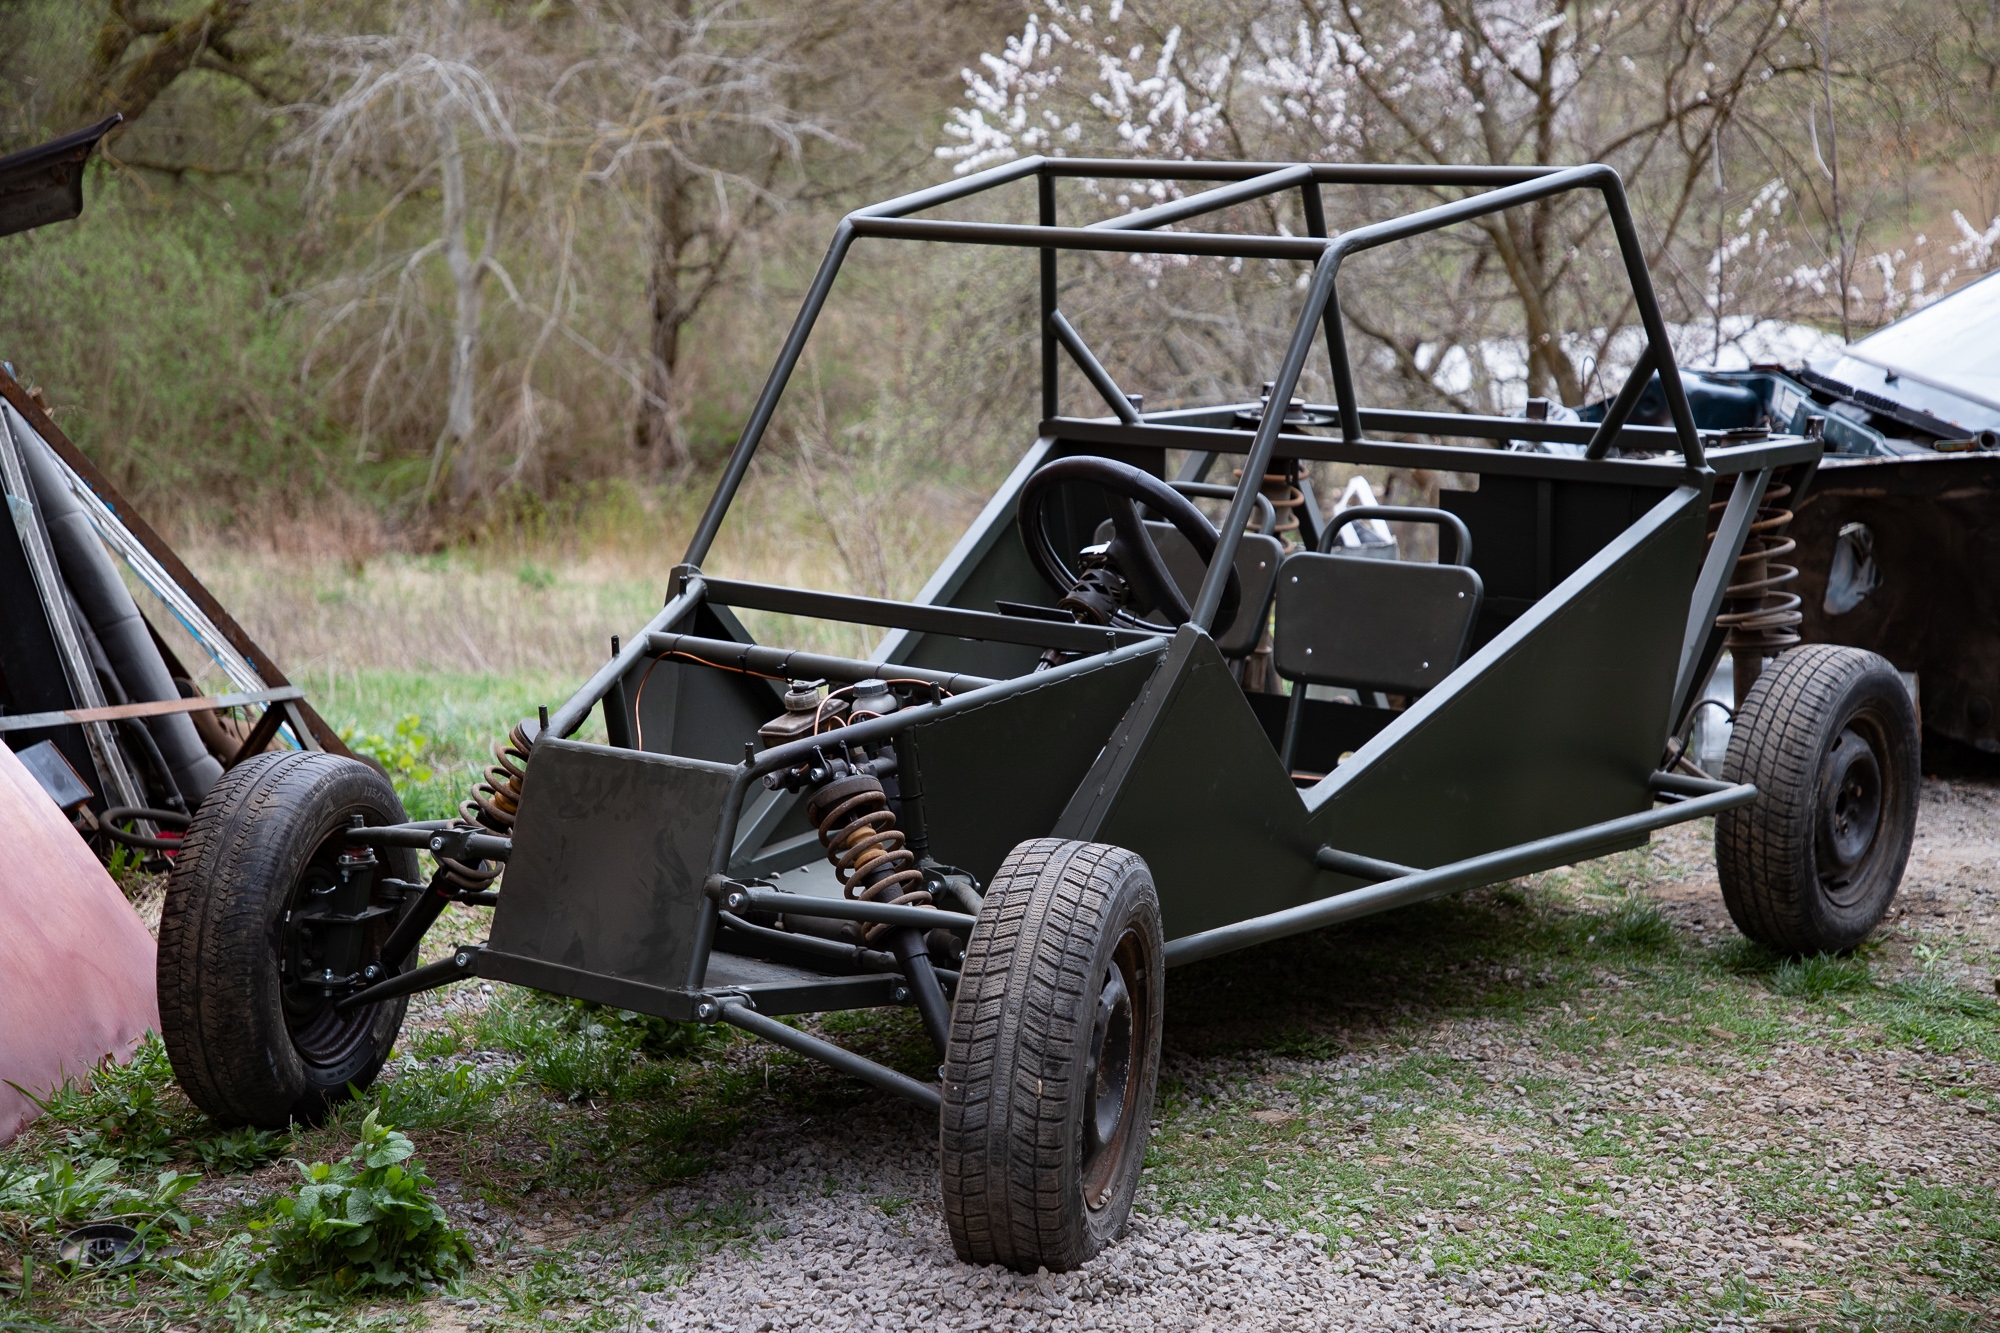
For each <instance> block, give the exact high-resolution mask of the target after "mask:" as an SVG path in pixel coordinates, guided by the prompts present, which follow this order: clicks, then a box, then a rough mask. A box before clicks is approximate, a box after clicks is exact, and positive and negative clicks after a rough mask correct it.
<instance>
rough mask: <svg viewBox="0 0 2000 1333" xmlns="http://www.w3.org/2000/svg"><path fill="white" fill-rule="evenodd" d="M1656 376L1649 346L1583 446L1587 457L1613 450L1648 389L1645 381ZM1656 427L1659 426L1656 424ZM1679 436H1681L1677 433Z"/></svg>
mask: <svg viewBox="0 0 2000 1333" xmlns="http://www.w3.org/2000/svg"><path fill="white" fill-rule="evenodd" d="M1652 376H1653V349H1652V348H1651V347H1648V348H1646V349H1644V350H1643V351H1641V352H1640V353H1639V359H1638V360H1637V361H1635V362H1633V363H1632V370H1631V372H1630V373H1629V374H1627V375H1626V376H1625V382H1624V383H1623V384H1621V385H1619V386H1618V392H1617V393H1615V394H1613V395H1612V397H1611V401H1610V402H1609V403H1607V404H1606V405H1605V408H1604V419H1603V420H1602V421H1599V422H1598V423H1597V426H1596V428H1595V429H1594V430H1592V431H1591V432H1590V439H1589V441H1588V443H1587V445H1586V447H1585V448H1584V451H1583V456H1584V457H1585V458H1590V459H1597V458H1603V457H1604V456H1605V455H1606V454H1608V453H1610V452H1611V446H1612V445H1614V444H1616V443H1617V442H1618V437H1619V435H1621V434H1622V433H1623V432H1624V431H1625V430H1626V425H1625V422H1626V420H1627V419H1628V418H1630V417H1631V415H1632V409H1633V408H1634V407H1636V406H1637V405H1638V402H1639V395H1640V394H1642V393H1644V392H1645V391H1646V382H1647V381H1648V380H1649V379H1651V378H1652ZM1655 429H1657V427H1656V428H1655ZM1675 438H1676V439H1677V440H1678V438H1679V437H1678V436H1676V437H1675Z"/></svg>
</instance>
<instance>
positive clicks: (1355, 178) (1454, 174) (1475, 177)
mask: <svg viewBox="0 0 2000 1333" xmlns="http://www.w3.org/2000/svg"><path fill="white" fill-rule="evenodd" d="M1037 161H1038V163H1039V168H1038V169H1039V170H1041V171H1042V172H1044V173H1046V174H1048V175H1051V176H1061V177H1075V178H1083V179H1092V178H1095V179H1103V180H1172V181H1236V180H1248V179H1250V178H1251V177H1253V176H1263V175H1268V174H1269V173H1271V172H1274V171H1283V170H1285V169H1286V168H1288V167H1294V166H1298V165H1301V164H1299V163H1296V162H1219V161H1218V162H1193V161H1179V162H1157V161H1146V160H1144V159H1140V160H1136V161H1135V160H1134V159H1132V158H1129V157H1052V158H1042V159H1037ZM1305 165H1307V166H1308V167H1310V169H1311V171H1312V178H1313V180H1315V181H1317V182H1318V183H1320V184H1322V185H1470V186H1474V187H1494V186H1501V185H1518V184H1520V183H1521V182H1523V181H1532V180H1539V179H1541V178H1542V177H1544V176H1552V175H1554V174H1555V173H1556V172H1558V171H1561V170H1563V168H1561V167H1461V166H1423V165H1417V164H1411V163H1394V164H1387V163H1384V164H1375V163H1352V162H1313V163H1307V164H1305Z"/></svg>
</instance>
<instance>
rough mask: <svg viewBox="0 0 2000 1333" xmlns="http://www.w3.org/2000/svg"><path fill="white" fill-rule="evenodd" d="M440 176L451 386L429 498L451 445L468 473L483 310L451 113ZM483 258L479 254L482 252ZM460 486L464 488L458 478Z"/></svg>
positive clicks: (444, 119) (444, 122) (442, 130)
mask: <svg viewBox="0 0 2000 1333" xmlns="http://www.w3.org/2000/svg"><path fill="white" fill-rule="evenodd" d="M438 176H439V178H440V182H441V185H442V193H443V196H444V216H443V224H444V226H443V234H444V262H445V267H446V268H447V269H448V270H450V272H451V281H452V289H453V296H454V298H455V299H454V303H453V314H452V338H451V388H450V391H449V392H448V393H447V394H446V397H445V417H444V429H443V430H441V431H439V432H438V438H437V444H436V445H435V446H434V447H433V448H432V449H431V470H430V475H429V477H428V478H426V479H425V481H424V499H425V501H426V502H427V503H428V502H429V500H430V497H431V494H432V493H433V492H434V491H435V490H436V489H437V482H438V476H439V474H440V473H441V472H442V471H443V470H444V464H445V459H446V458H447V457H448V456H449V455H450V453H451V450H452V447H453V446H454V445H456V446H458V449H459V453H460V457H459V460H458V465H457V467H456V469H455V471H456V472H457V474H458V477H459V480H460V482H461V483H463V482H464V481H465V480H466V479H467V478H468V477H469V475H470V474H469V472H468V469H469V468H470V466H471V459H470V458H469V457H468V455H469V454H470V452H471V445H472V432H473V427H474V424H475V421H474V416H473V411H472V388H473V383H472V382H473V376H474V374H475V373H476V371H477V368H478V366H477V363H478V357H479V317H480V313H481V306H482V304H483V302H482V291H483V287H484V284H483V283H482V282H481V281H480V279H481V277H483V276H484V271H485V265H484V264H483V263H482V262H481V261H480V260H479V259H475V258H473V255H472V247H471V245H470V243H469V242H468V241H467V239H466V235H465V232H466V200H465V150H464V148H463V147H461V146H460V144H459V141H458V127H457V126H456V125H454V124H453V123H452V121H451V118H450V115H449V113H446V114H444V115H442V116H440V118H439V120H438ZM482 258H483V256H482ZM460 489H464V487H463V485H462V484H461V487H460Z"/></svg>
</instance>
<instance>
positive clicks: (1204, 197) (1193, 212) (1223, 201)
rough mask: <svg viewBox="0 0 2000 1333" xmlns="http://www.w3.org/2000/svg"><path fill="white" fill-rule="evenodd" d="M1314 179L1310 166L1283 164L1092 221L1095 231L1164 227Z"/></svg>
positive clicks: (1141, 229)
mask: <svg viewBox="0 0 2000 1333" xmlns="http://www.w3.org/2000/svg"><path fill="white" fill-rule="evenodd" d="M1312 178H1313V173H1312V168H1311V167H1309V166H1304V165H1301V166H1295V167H1281V168H1279V169H1278V170H1276V171H1267V172H1265V173H1264V174H1263V175H1261V176H1252V177H1251V178H1250V179H1248V180H1244V181H1238V182H1236V183H1235V184H1233V185H1222V186H1218V187H1216V188H1215V189H1213V190H1204V191H1202V192H1201V193H1200V194H1197V195H1193V196H1191V197H1189V198H1186V199H1176V200H1174V201H1172V202H1171V203H1165V204H1160V205H1158V206H1157V207H1154V208H1147V209H1142V210H1140V211H1139V212H1137V213H1127V214H1125V215H1124V216H1123V217H1115V218H1106V219H1105V220H1104V221H1102V222H1093V223H1091V224H1090V228H1089V229H1090V230H1092V231H1144V230H1147V229H1150V228H1153V227H1164V226H1166V225H1167V224H1168V223H1170V222H1180V221H1182V220H1183V219H1185V218H1194V217H1200V216H1202V215H1203V214H1205V213H1213V212H1214V211H1215V210H1216V209H1218V208H1228V207H1230V206H1231V205H1233V204H1242V203H1248V202H1249V201H1250V200H1252V199H1261V198H1263V197H1264V196H1265V195H1267V194H1276V193H1277V192H1278V191H1280V190H1289V189H1290V188H1291V187H1292V186H1294V185H1305V184H1308V183H1310V182H1311V180H1312Z"/></svg>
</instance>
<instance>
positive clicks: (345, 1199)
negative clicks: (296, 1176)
mask: <svg viewBox="0 0 2000 1333" xmlns="http://www.w3.org/2000/svg"><path fill="white" fill-rule="evenodd" d="M415 1152H416V1148H415V1146H414V1145H413V1144H411V1142H410V1140H409V1139H408V1138H407V1137H405V1136H404V1135H402V1134H399V1133H397V1132H396V1131H395V1130H394V1129H392V1128H390V1127H389V1126H387V1125H384V1124H382V1123H380V1121H379V1120H378V1119H377V1116H376V1113H375V1112H372V1111H371V1112H369V1114H368V1118H367V1119H366V1120H363V1121H362V1122H361V1139H360V1142H358V1143H356V1144H355V1145H354V1151H353V1152H351V1153H349V1154H348V1156H347V1157H346V1158H345V1159H344V1160H342V1161H339V1162H334V1163H331V1164H329V1163H327V1162H315V1163H313V1164H312V1165H311V1166H304V1165H301V1166H300V1168H299V1169H300V1171H301V1172H302V1173H303V1174H304V1176H305V1182H306V1183H305V1184H304V1185H302V1186H300V1188H299V1192H298V1194H297V1196H296V1197H294V1198H289V1199H278V1200H276V1201H274V1202H273V1204H272V1205H271V1208H270V1210H269V1211H268V1212H267V1213H265V1214H264V1216H263V1217H262V1218H260V1219H258V1221H257V1222H255V1223H253V1224H252V1225H253V1226H254V1227H256V1228H257V1229H260V1230H267V1231H268V1232H269V1233H270V1235H269V1239H268V1242H267V1245H268V1249H267V1254H266V1258H265V1262H264V1267H263V1269H262V1272H261V1275H260V1276H262V1277H263V1278H264V1279H265V1280H266V1281H268V1282H269V1283H270V1284H272V1285H276V1286H280V1287H289V1288H299V1287H315V1288H322V1289H330V1290H333V1291H338V1292H354V1291H362V1290H366V1289H368V1288H371V1287H373V1288H383V1289H388V1290H394V1289H396V1288H399V1287H408V1286H412V1285H414V1284H416V1283H419V1282H435V1281H440V1280H442V1279H443V1278H445V1277H448V1276H450V1275H451V1274H453V1273H455V1272H457V1271H458V1270H459V1268H460V1267H462V1266H463V1265H464V1263H465V1261H466V1260H467V1259H468V1258H470V1257H471V1250H470V1248H469V1247H468V1246H467V1245H466V1243H465V1236H464V1234H463V1233H462V1232H459V1231H457V1230H455V1229H453V1227H452V1226H451V1223H450V1221H449V1220H448V1219H447V1218H446V1217H445V1215H444V1209H442V1208H440V1207H439V1206H438V1204H437V1201H436V1200H434V1199H432V1198H431V1196H430V1187H431V1179H430V1177H429V1176H427V1175H425V1174H424V1171H423V1164H422V1163H421V1162H418V1161H416V1160H415V1157H414V1154H415ZM406 1164H407V1165H406Z"/></svg>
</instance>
